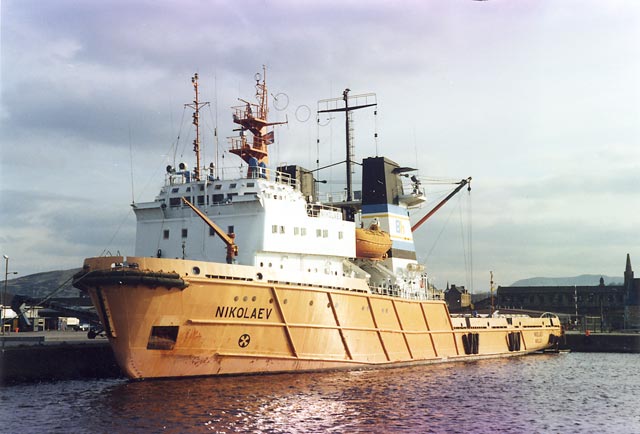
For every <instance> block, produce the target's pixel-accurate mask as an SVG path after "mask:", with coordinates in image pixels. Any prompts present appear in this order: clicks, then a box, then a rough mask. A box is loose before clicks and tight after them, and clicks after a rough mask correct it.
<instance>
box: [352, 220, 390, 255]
mask: <svg viewBox="0 0 640 434" xmlns="http://www.w3.org/2000/svg"><path fill="white" fill-rule="evenodd" d="M390 248H391V235H389V233H387V232H384V231H382V230H380V227H379V226H378V225H377V224H375V223H374V224H372V225H371V226H369V229H362V228H356V257H357V258H366V259H384V258H386V257H387V251H388V250H389V249H390Z"/></svg>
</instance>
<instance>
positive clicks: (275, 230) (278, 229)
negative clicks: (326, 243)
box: [271, 225, 344, 240]
mask: <svg viewBox="0 0 640 434" xmlns="http://www.w3.org/2000/svg"><path fill="white" fill-rule="evenodd" d="M285 232H286V230H285V227H284V226H280V225H271V233H272V234H284V233H285ZM293 235H295V236H301V237H306V236H307V228H303V227H298V226H295V227H294V228H293ZM343 237H344V234H343V233H342V231H338V239H339V240H341V239H342V238H343ZM316 238H329V230H328V229H316Z"/></svg>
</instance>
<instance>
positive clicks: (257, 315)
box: [216, 306, 273, 319]
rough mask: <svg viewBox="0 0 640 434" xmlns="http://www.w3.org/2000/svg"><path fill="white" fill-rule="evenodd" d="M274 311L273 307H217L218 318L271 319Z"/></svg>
mask: <svg viewBox="0 0 640 434" xmlns="http://www.w3.org/2000/svg"><path fill="white" fill-rule="evenodd" d="M271 313H273V308H266V307H254V308H253V309H252V308H250V307H237V306H218V307H216V318H243V319H269V317H270V316H271Z"/></svg>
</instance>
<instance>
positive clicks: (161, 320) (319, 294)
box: [74, 258, 561, 379]
mask: <svg viewBox="0 0 640 434" xmlns="http://www.w3.org/2000/svg"><path fill="white" fill-rule="evenodd" d="M123 262H124V259H123V258H92V259H87V260H86V261H85V268H84V271H83V272H82V273H80V274H78V275H77V276H76V279H75V282H74V284H75V285H76V286H78V287H80V288H82V289H83V290H85V291H88V292H89V294H90V295H91V298H92V300H93V303H94V305H95V306H96V309H97V311H98V313H99V315H100V318H101V320H102V322H103V324H104V325H105V331H106V333H107V335H108V337H109V341H110V343H111V345H112V348H113V350H114V353H115V356H116V359H117V360H118V363H119V364H120V366H121V368H122V369H123V371H124V372H125V373H126V374H127V375H128V376H129V377H130V378H134V379H141V378H158V377H183V376H201V375H224V374H249V373H263V372H290V371H308V370H324V369H350V368H375V367H390V366H402V365H411V364H423V363H435V362H444V361H455V360H471V359H478V358H487V357H508V356H514V355H521V354H525V353H529V352H532V351H538V350H542V349H545V348H547V347H549V346H551V345H552V344H553V343H555V342H556V340H557V337H558V336H560V333H561V328H560V324H559V321H558V320H557V318H556V319H553V318H514V319H513V323H509V322H508V321H507V318H454V317H451V316H450V315H449V313H448V309H447V307H446V304H445V303H444V302H442V301H424V300H423V301H418V300H405V299H398V298H395V297H388V296H383V295H374V294H371V293H367V292H366V291H365V290H364V289H359V288H354V290H352V291H349V290H347V289H346V288H341V287H340V286H336V287H334V288H330V287H328V286H327V287H324V285H316V286H315V287H312V286H311V285H307V284H303V283H300V282H287V281H285V280H283V278H282V276H276V275H269V274H268V272H266V271H263V272H262V273H263V274H260V275H258V274H256V270H257V269H256V268H255V267H248V266H239V265H227V264H216V263H206V262H196V261H184V260H171V259H155V258H127V263H128V264H129V268H127V267H126V264H127V263H125V266H124V267H122V266H120V264H122V263H123ZM132 263H135V264H136V266H131V264H132ZM112 264H116V266H115V267H112ZM195 267H199V269H200V270H201V273H200V275H199V276H194V275H193V270H194V269H195ZM160 270H165V271H162V272H160ZM166 270H171V273H168V272H166ZM123 276H124V277H123ZM142 277H146V278H147V280H144V279H141V278H142ZM153 279H156V280H155V281H154V280H153ZM276 279H277V280H276ZM172 282H173V283H172ZM180 282H182V283H183V284H180ZM348 283H350V282H349V280H348V279H347V278H344V279H340V278H338V279H335V281H334V284H336V285H341V284H348ZM516 340H517V345H516Z"/></svg>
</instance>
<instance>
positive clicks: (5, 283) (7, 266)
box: [2, 255, 9, 344]
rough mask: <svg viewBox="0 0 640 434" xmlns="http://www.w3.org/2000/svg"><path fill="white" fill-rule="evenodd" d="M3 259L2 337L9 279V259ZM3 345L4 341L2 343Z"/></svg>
mask: <svg viewBox="0 0 640 434" xmlns="http://www.w3.org/2000/svg"><path fill="white" fill-rule="evenodd" d="M2 257H3V258H4V290H3V291H2V335H3V336H4V321H5V315H4V311H5V303H6V302H7V279H8V277H9V257H8V256H7V255H2ZM2 343H3V344H4V339H3V341H2Z"/></svg>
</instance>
